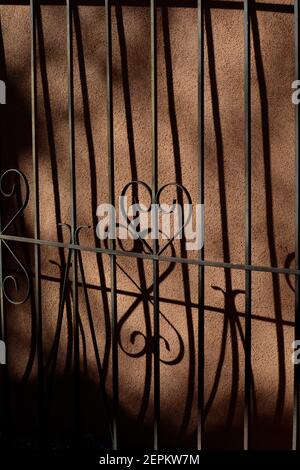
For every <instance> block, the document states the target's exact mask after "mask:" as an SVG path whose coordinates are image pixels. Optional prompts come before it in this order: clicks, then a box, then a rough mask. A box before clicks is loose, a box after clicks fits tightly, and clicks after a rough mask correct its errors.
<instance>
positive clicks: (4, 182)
mask: <svg viewBox="0 0 300 470" xmlns="http://www.w3.org/2000/svg"><path fill="white" fill-rule="evenodd" d="M11 180H13V181H11ZM22 186H24V191H22V195H23V197H22V198H21V187H22ZM0 194H1V196H2V198H4V200H5V199H7V200H8V199H12V198H15V199H16V200H17V203H18V206H19V207H17V209H16V211H15V213H14V214H13V216H12V217H11V218H10V220H9V221H8V222H7V223H6V224H5V225H4V227H3V228H2V227H1V230H0V233H1V235H5V234H6V233H7V230H8V229H9V228H10V227H11V226H12V225H13V223H14V222H15V221H16V220H17V218H19V217H20V216H21V215H22V214H23V212H24V210H25V208H26V207H27V204H28V200H29V186H28V182H27V179H26V177H25V175H24V174H23V173H22V172H21V171H19V170H16V169H14V168H12V169H9V170H6V171H5V172H4V173H3V174H2V175H1V178H0ZM20 200H21V202H20V203H19V201H20ZM5 206H6V203H2V204H1V207H2V208H3V207H5ZM1 219H3V217H1ZM1 243H2V246H4V247H5V248H6V250H7V251H8V252H9V254H10V255H11V258H12V259H13V260H14V261H15V263H16V264H17V266H18V268H19V270H20V272H19V274H18V277H17V275H16V274H8V275H6V276H5V277H4V278H3V279H2V291H3V294H4V296H5V298H6V299H7V301H8V302H9V303H11V304H13V305H21V304H23V303H25V302H26V300H27V299H28V297H29V294H30V280H29V275H28V273H27V271H26V268H25V266H24V265H23V263H22V262H21V261H20V260H19V258H18V257H17V256H16V254H15V253H14V252H13V250H12V249H11V248H10V246H9V245H8V243H7V241H6V240H4V239H2V240H1ZM21 278H22V284H23V283H24V279H25V288H23V289H22V290H24V294H23V295H22V297H21V298H20V299H17V298H13V297H12V296H11V294H10V293H9V291H8V287H9V286H13V288H14V291H15V292H16V293H18V292H19V291H20V283H21ZM9 290H10V291H11V288H10V289H9Z"/></svg>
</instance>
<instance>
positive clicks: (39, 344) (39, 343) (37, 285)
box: [30, 0, 44, 444]
mask: <svg viewBox="0 0 300 470" xmlns="http://www.w3.org/2000/svg"><path fill="white" fill-rule="evenodd" d="M30 25H31V133H32V170H33V206H34V238H35V239H39V238H40V216H39V170H38V153H37V137H36V131H37V70H36V67H37V63H36V62H37V61H36V3H35V0H30ZM34 272H35V276H34V301H35V323H36V353H37V373H38V423H39V429H40V432H39V436H40V442H41V444H42V443H43V437H44V366H43V336H42V335H43V333H42V312H41V272H40V247H39V246H38V245H34Z"/></svg>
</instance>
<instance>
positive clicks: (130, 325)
mask: <svg viewBox="0 0 300 470" xmlns="http://www.w3.org/2000/svg"><path fill="white" fill-rule="evenodd" d="M277 3H278V4H280V5H282V4H289V3H288V2H277V1H276V4H277ZM224 6H226V1H224ZM274 10H275V11H272V12H270V11H258V12H256V14H255V15H254V16H253V21H252V44H251V46H252V80H253V82H252V113H253V117H252V129H253V134H252V143H253V166H252V174H253V185H252V189H253V199H252V207H253V227H252V233H253V252H252V253H253V263H254V264H261V265H270V264H272V265H273V266H284V265H288V264H289V263H290V262H291V263H293V253H294V108H293V105H292V102H291V83H292V81H293V79H294V63H293V54H294V49H293V47H294V46H293V15H292V14H291V13H284V12H280V11H278V12H277V11H276V8H274ZM0 12H1V33H2V39H3V50H4V57H2V69H1V73H2V77H3V78H4V77H5V79H6V81H7V87H8V104H7V106H6V111H5V113H7V115H5V119H4V124H3V125H4V126H6V127H5V131H4V133H3V135H4V137H3V140H4V143H5V149H6V150H5V160H6V162H5V163H4V166H6V167H9V166H11V165H12V164H13V165H14V166H16V167H18V168H20V169H22V171H23V172H24V173H25V174H26V176H27V177H28V180H29V183H30V184H32V176H31V175H32V162H31V143H30V17H29V7H27V6H17V7H16V6H14V7H13V6H2V7H1V10H0ZM65 13H66V11H65V7H63V6H43V7H41V16H39V20H38V46H39V57H38V155H39V162H40V164H39V176H40V216H41V237H42V238H44V239H48V240H57V238H58V237H59V238H61V237H62V233H61V231H60V229H58V228H57V225H56V223H57V222H69V221H70V215H69V210H70V187H69V173H68V140H67V137H68V122H67V117H68V116H67V75H66V17H65ZM112 20H113V80H114V131H115V135H114V138H115V161H116V185H115V192H116V195H118V194H119V193H120V192H121V190H122V188H123V186H124V185H125V184H126V183H127V182H128V181H129V180H131V179H136V178H137V177H138V178H139V179H140V180H143V181H145V182H148V183H150V182H151V163H150V162H151V128H150V124H151V121H150V119H151V114H150V43H149V38H150V13H149V9H148V8H146V7H139V8H135V7H122V8H120V7H117V8H113V9H112ZM205 20H206V46H205V256H206V257H207V259H211V260H226V261H230V262H237V263H239V262H244V163H243V162H244V160H243V159H244V156H243V60H244V55H243V54H244V52H243V12H242V10H241V9H240V8H237V9H228V8H222V9H220V8H218V9H215V8H211V9H210V10H208V11H207V14H206V18H205ZM74 45H75V50H74V82H75V83H74V91H75V118H76V176H77V191H78V192H77V216H78V223H79V224H89V225H93V228H92V229H90V230H89V231H84V232H82V236H81V242H82V244H84V245H87V244H92V246H94V245H95V243H96V240H95V223H96V219H95V211H96V207H97V205H98V204H100V203H101V202H107V201H108V177H107V175H108V171H107V137H106V133H107V129H106V101H105V100H106V83H105V76H106V72H105V17H104V8H103V6H98V7H96V6H86V7H82V6H80V7H79V8H78V9H76V11H75V27H74ZM2 56H3V54H2ZM4 65H5V68H4ZM158 108H159V127H158V133H159V182H160V185H162V184H164V183H167V182H170V181H174V180H176V181H177V182H180V183H182V184H183V185H185V186H186V188H187V189H188V190H189V191H190V193H191V196H192V198H193V200H194V201H195V200H196V194H197V193H196V191H197V11H196V9H195V8H168V9H167V8H164V9H158ZM2 116H3V113H2ZM32 203H33V200H32V193H31V198H30V201H29V206H28V208H27V209H26V212H25V218H24V223H23V226H22V225H20V226H19V227H17V228H15V230H17V231H18V233H19V234H26V235H27V236H32V233H33V225H32V221H33V212H32ZM63 237H64V240H66V241H67V240H68V233H67V232H64V233H63ZM25 250H26V251H25ZM174 250H175V252H176V254H177V255H180V254H182V253H181V252H180V250H181V248H180V245H179V244H178V243H176V244H175V245H174ZM167 253H168V254H171V249H168V252H167ZM41 255H42V274H43V281H42V308H43V331H44V350H45V362H46V361H47V357H48V356H49V352H50V349H51V345H52V343H53V338H54V334H55V329H56V324H57V315H58V306H59V287H60V284H59V279H60V266H61V264H62V262H63V261H64V260H65V259H66V256H67V253H64V254H61V255H59V253H58V250H57V249H54V248H47V247H43V248H42V250H41ZM20 256H21V257H22V259H23V261H24V262H25V263H27V265H28V263H30V260H31V263H32V266H33V261H32V260H33V256H32V251H30V249H29V248H28V247H26V248H25V247H24V248H23V250H22V253H20ZM50 261H55V263H54V264H53V263H51V262H50ZM83 262H84V268H85V276H86V281H87V283H88V285H89V289H88V292H89V298H90V304H91V310H92V315H93V320H94V324H95V330H96V333H97V339H98V343H99V349H100V352H101V358H102V360H103V364H104V369H105V373H106V375H107V389H108V390H110V384H111V361H110V357H108V351H109V347H110V345H109V342H108V341H107V337H108V336H107V333H109V332H110V318H109V304H110V293H109V290H108V291H106V290H105V287H106V288H107V289H109V287H110V270H109V260H108V258H107V256H103V257H102V259H101V258H100V257H98V260H97V259H96V256H95V255H92V254H86V253H85V254H83ZM8 264H9V263H8V261H7V266H8ZM160 270H161V271H160V274H161V276H162V281H161V286H160V296H161V304H160V311H161V334H162V336H163V337H164V338H165V339H166V340H167V341H168V344H169V348H170V350H169V351H168V350H167V348H166V347H165V343H163V342H162V343H161V355H162V359H163V361H164V362H162V363H161V401H162V403H161V411H162V419H161V425H162V430H163V442H164V440H165V441H166V442H168V441H170V439H171V442H172V446H173V447H174V446H175V445H180V443H181V444H182V443H184V444H185V445H187V444H189V445H193V444H195V442H196V441H195V424H196V409H197V403H196V383H197V373H196V371H197V269H196V267H190V268H188V267H187V266H183V267H181V266H180V265H178V266H174V265H170V264H169V263H161V267H160ZM205 273H206V278H205V305H206V310H205V353H206V359H205V360H206V364H205V365H206V368H205V378H206V383H205V400H206V403H207V407H206V410H207V417H206V432H207V438H206V443H207V445H208V446H210V447H212V446H213V447H221V448H222V447H238V446H239V447H241V446H242V425H243V368H244V359H243V343H242V340H241V336H242V335H243V325H244V317H243V311H244V293H243V291H244V273H243V272H241V271H232V272H229V271H226V272H224V270H222V269H214V268H207V269H206V270H205ZM151 274H152V271H151V263H150V262H149V261H145V262H141V263H140V264H139V265H138V264H137V262H136V261H135V260H134V259H131V258H120V259H118V271H117V286H118V316H119V319H120V320H121V324H122V328H121V339H122V348H123V349H122V348H121V347H120V354H119V357H120V367H119V376H120V407H121V425H122V426H123V431H125V430H126V429H127V431H125V432H124V433H123V437H122V438H123V439H124V440H128V441H129V442H130V443H131V445H134V444H135V443H137V442H139V440H140V441H141V442H144V443H146V442H151V422H152V412H153V390H152V385H151V386H149V381H148V380H149V377H148V374H149V373H151V370H150V369H149V367H150V366H149V360H150V357H151V353H147V354H142V355H141V356H140V357H132V356H130V355H129V354H126V352H125V350H126V351H127V352H129V353H130V354H132V355H133V356H134V353H136V352H138V351H141V350H142V349H143V337H142V336H141V335H139V336H137V338H136V342H135V343H134V344H132V343H131V342H130V335H131V333H132V332H133V331H141V332H143V333H144V334H145V332H146V325H147V324H149V322H150V323H151V322H152V304H151V285H152V280H151ZM100 279H101V281H100ZM290 281H291V284H292V285H293V279H291V280H290ZM100 284H101V285H102V287H103V289H104V290H103V291H102V292H101V291H100V290H99V285H100ZM141 286H142V293H141V290H140V288H141ZM216 288H217V289H216ZM147 289H148V290H147ZM221 289H222V290H221ZM240 291H241V292H240ZM147 293H148V298H147ZM79 295H80V301H79V302H80V315H81V320H82V324H83V329H84V331H85V340H86V352H87V363H88V371H87V372H86V373H84V372H83V373H82V397H83V415H84V416H85V417H86V428H87V429H88V430H93V429H98V428H99V427H101V422H102V419H103V418H102V415H101V410H100V408H99V405H98V401H99V400H98V397H99V389H98V388H97V384H98V375H97V367H96V362H95V354H94V351H93V345H92V340H91V334H90V330H89V324H88V319H87V311H86V306H85V301H84V296H83V292H82V290H81V289H80V292H79ZM30 311H31V304H30V301H29V302H27V303H26V304H25V305H23V306H21V307H15V308H9V307H7V312H6V313H7V326H8V349H9V368H10V374H11V377H12V380H13V385H12V392H11V393H12V395H11V396H12V408H13V410H14V413H13V416H14V420H15V428H16V429H18V430H19V431H20V432H22V430H23V431H24V430H26V429H28V428H29V429H34V427H35V420H34V418H33V416H34V414H35V412H36V386H35V382H36V366H35V365H34V364H31V361H30V359H31V357H30V353H29V352H30V343H31V336H32V321H31V315H30ZM253 316H254V319H253V349H252V351H253V356H252V357H253V359H252V363H253V376H254V384H255V397H256V399H255V403H256V418H255V422H254V425H253V430H254V431H255V434H256V437H255V439H254V445H255V446H256V447H266V446H268V447H275V446H277V447H287V446H288V445H289V442H290V438H291V424H292V377H293V368H292V363H291V342H292V338H293V326H292V322H293V318H294V300H293V290H292V288H291V286H289V284H288V282H287V279H286V278H285V277H284V276H283V275H281V276H277V275H274V276H272V275H270V274H262V273H256V274H253ZM67 334H68V331H67V320H66V311H65V316H64V320H63V326H62V334H61V341H60V350H59V356H58V361H57V367H56V372H55V374H56V379H55V382H54V401H53V403H52V408H51V412H50V416H51V419H50V424H49V425H50V427H51V429H52V430H54V431H53V432H60V431H63V430H64V429H66V430H67V429H68V428H69V427H70V426H71V424H70V423H71V419H70V413H71V405H70V401H71V400H70V395H71V393H72V392H71V390H72V389H71V385H70V384H69V381H68V379H67V373H66V372H65V371H64V367H65V363H66V357H67V343H68V341H67V337H68V336H67ZM168 362H169V363H168ZM146 369H147V370H148V374H145V370H146ZM24 374H25V379H26V380H24ZM49 377H50V373H49V368H48V369H47V373H46V383H48V382H47V381H48V380H49ZM148 388H149V390H148ZM97 413H98V414H97ZM136 419H138V420H139V423H136V424H133V422H134V421H135V420H136ZM143 423H144V424H143ZM129 429H130V432H129Z"/></svg>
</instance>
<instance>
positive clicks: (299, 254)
mask: <svg viewBox="0 0 300 470" xmlns="http://www.w3.org/2000/svg"><path fill="white" fill-rule="evenodd" d="M294 21H295V75H296V77H295V79H296V80H300V51H299V39H300V37H299V32H300V15H299V0H295V7H294ZM295 125H296V129H295V134H296V135H295V154H296V155H295V159H296V161H295V174H296V178H295V193H296V199H295V269H299V268H300V200H299V197H300V187H299V186H300V144H299V140H300V106H299V105H296V110H295ZM299 301H300V280H299V276H298V275H296V276H295V340H300V302H299ZM299 418H300V365H299V364H295V365H294V407H293V442H292V449H293V450H298V449H299Z"/></svg>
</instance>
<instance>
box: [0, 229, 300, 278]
mask: <svg viewBox="0 0 300 470" xmlns="http://www.w3.org/2000/svg"><path fill="white" fill-rule="evenodd" d="M0 240H7V241H11V242H19V243H29V244H32V245H42V246H49V247H52V248H65V249H66V250H79V251H84V252H90V253H102V254H105V255H116V256H123V257H128V258H140V259H145V260H150V261H151V260H152V261H153V260H158V261H162V262H167V263H181V264H190V265H193V266H209V267H211V268H224V269H236V270H240V271H255V272H263V273H276V274H287V275H291V276H292V275H297V274H298V275H299V274H300V269H298V270H297V269H292V268H282V267H275V266H259V265H255V264H251V265H248V264H242V263H224V262H222V261H213V260H207V259H206V260H201V259H197V258H181V257H176V256H162V255H154V254H152V253H136V252H134V251H120V250H110V249H109V248H98V247H93V246H84V245H76V244H73V243H63V242H57V241H51V240H40V239H35V238H28V237H18V236H13V235H4V234H2V235H0Z"/></svg>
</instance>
